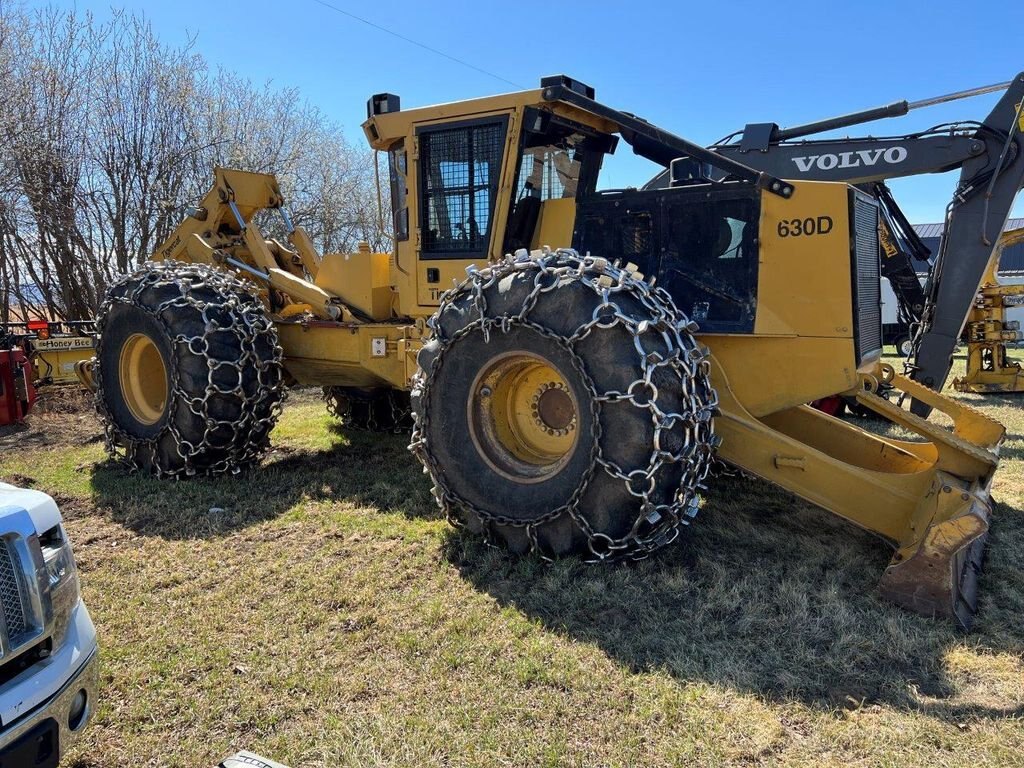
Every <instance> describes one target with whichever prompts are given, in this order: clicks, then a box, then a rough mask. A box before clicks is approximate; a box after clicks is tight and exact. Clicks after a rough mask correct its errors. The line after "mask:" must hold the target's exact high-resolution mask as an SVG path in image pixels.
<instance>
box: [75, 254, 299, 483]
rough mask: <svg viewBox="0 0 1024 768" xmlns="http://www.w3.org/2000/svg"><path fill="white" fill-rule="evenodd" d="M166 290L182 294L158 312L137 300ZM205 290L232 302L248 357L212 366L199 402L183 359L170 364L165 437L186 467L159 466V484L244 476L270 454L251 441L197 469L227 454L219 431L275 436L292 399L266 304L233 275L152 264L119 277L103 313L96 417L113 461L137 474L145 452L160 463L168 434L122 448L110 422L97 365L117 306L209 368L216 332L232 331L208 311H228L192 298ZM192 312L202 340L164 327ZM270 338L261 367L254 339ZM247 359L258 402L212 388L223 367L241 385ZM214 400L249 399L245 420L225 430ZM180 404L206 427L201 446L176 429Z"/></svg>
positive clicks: (170, 263) (156, 467)
mask: <svg viewBox="0 0 1024 768" xmlns="http://www.w3.org/2000/svg"><path fill="white" fill-rule="evenodd" d="M133 280H138V281H139V284H138V285H137V286H136V287H135V289H134V290H132V291H131V292H129V293H127V294H124V295H118V289H119V288H121V287H122V286H124V285H126V284H128V283H131V282H132V281H133ZM164 286H174V287H175V288H177V290H178V295H177V296H173V297H172V298H170V299H167V300H165V301H162V302H160V304H158V305H157V306H156V307H155V308H154V307H149V306H147V305H145V304H143V303H142V302H141V301H140V300H139V299H140V297H141V295H142V293H143V292H144V291H146V290H150V289H156V288H161V287H164ZM203 287H210V288H212V289H213V290H214V291H215V292H216V293H218V294H224V293H230V294H232V296H231V299H230V301H229V303H228V306H230V307H231V308H232V310H233V311H232V312H231V317H232V320H233V323H234V325H233V326H232V328H230V330H231V332H232V333H233V334H234V335H235V336H236V337H237V338H238V339H239V342H240V346H241V348H242V350H243V351H244V354H243V355H242V356H241V358H240V359H239V360H238V361H235V362H233V363H232V362H224V361H218V362H217V364H216V365H213V366H211V367H210V371H209V374H208V378H207V385H206V390H205V392H204V393H203V395H202V396H199V397H194V396H192V395H190V394H189V393H188V392H187V391H186V390H185V389H184V388H183V387H182V385H181V376H180V371H179V370H178V364H177V358H176V357H175V356H173V355H172V357H171V360H170V361H168V367H169V368H170V373H171V388H170V391H169V393H168V398H169V401H170V410H169V412H168V414H167V418H166V423H165V426H164V429H165V430H167V431H168V432H170V434H171V435H172V436H173V438H174V444H175V447H176V450H177V453H178V455H179V456H180V457H181V459H182V461H183V466H182V467H180V468H178V469H173V470H167V469H165V468H162V467H160V466H159V465H157V464H154V473H155V474H156V476H157V477H160V478H167V477H172V478H177V477H182V476H193V475H196V474H208V475H218V474H224V473H231V474H237V473H238V472H239V471H241V469H243V468H244V467H246V466H247V465H249V464H250V463H252V462H254V461H256V460H257V459H258V458H259V456H260V454H261V453H262V452H263V450H264V449H265V447H266V446H265V445H264V444H259V443H255V442H253V441H246V442H245V444H244V445H242V446H239V445H235V444H233V445H232V446H231V447H230V448H229V449H228V450H227V455H226V456H225V457H224V458H222V459H220V460H219V461H216V462H214V463H212V464H209V465H207V466H201V467H197V466H196V465H195V458H196V457H197V456H200V455H201V454H202V453H203V452H204V451H206V450H209V449H213V450H217V451H223V450H224V449H223V446H218V445H214V444H213V443H212V442H210V435H211V433H212V432H213V430H214V429H216V428H217V427H221V426H229V427H231V428H232V429H233V430H235V431H247V432H252V431H253V430H255V429H257V428H260V427H266V433H269V432H270V430H271V429H272V428H273V426H274V424H275V423H276V421H277V418H278V416H279V415H280V414H281V410H282V406H283V404H284V401H285V399H286V398H287V395H288V393H287V389H286V388H285V386H284V384H283V378H284V368H283V366H282V364H281V360H282V357H283V350H282V348H281V345H280V344H278V343H277V338H276V333H275V331H274V325H273V322H272V321H271V320H270V318H269V317H268V316H267V313H266V310H265V307H264V305H263V302H262V301H261V300H260V298H259V296H258V295H257V294H256V293H255V292H254V289H253V287H252V286H251V285H249V284H247V283H245V282H243V281H242V280H240V279H238V278H236V277H234V276H232V275H230V274H228V273H227V272H224V271H222V270H218V269H215V268H212V267H208V266H206V265H204V264H189V263H186V262H177V261H164V262H150V263H147V264H146V265H144V266H143V267H142V268H140V269H138V270H136V271H135V272H132V273H129V274H126V275H123V276H121V277H120V278H119V279H117V280H116V281H114V282H113V283H112V284H111V285H110V287H109V289H108V291H107V295H106V298H105V299H104V301H103V304H102V305H101V307H100V312H99V321H98V322H97V328H98V331H99V341H98V344H97V348H96V358H95V359H96V361H97V364H96V366H95V377H96V401H95V402H96V410H97V412H98V414H99V416H100V419H101V421H102V422H103V431H104V437H105V441H106V449H107V453H108V454H109V455H110V457H111V458H112V459H114V460H115V461H118V462H119V463H122V464H124V465H126V466H127V467H128V468H129V469H131V470H136V469H138V468H139V464H138V461H137V458H138V455H139V451H140V449H142V448H145V449H147V450H149V451H152V452H153V455H156V451H157V449H158V443H159V442H160V440H161V438H162V437H163V434H164V433H161V434H158V435H157V436H155V437H153V438H149V439H141V438H135V437H130V438H129V439H128V440H127V441H126V442H127V445H123V446H122V445H119V444H118V441H117V438H118V436H119V433H118V430H117V428H116V427H115V426H114V420H113V418H112V415H111V413H110V411H109V410H108V408H107V407H106V404H105V403H104V402H103V398H102V397H101V393H102V391H103V371H102V367H101V366H100V365H99V359H100V350H101V348H102V344H103V326H104V324H105V322H106V318H107V315H108V313H109V312H110V310H111V309H112V308H113V306H114V305H115V304H118V303H122V304H128V305H131V306H134V307H136V308H139V309H141V310H143V311H145V312H146V313H148V314H149V315H150V316H151V317H152V318H153V319H154V320H155V321H156V322H157V323H158V324H159V325H160V326H161V328H163V330H164V333H165V334H166V336H167V338H168V339H169V340H170V342H171V345H172V347H174V346H176V345H179V344H185V345H186V346H187V347H188V349H189V351H190V352H192V353H193V354H196V355H201V356H206V357H207V361H209V360H210V358H209V356H208V354H207V353H208V342H207V339H206V336H207V334H209V333H212V332H217V333H223V332H224V331H225V330H228V329H226V328H225V327H224V326H223V325H220V324H217V323H214V322H213V321H212V320H211V319H209V318H208V317H207V310H208V309H212V308H219V307H221V306H224V305H221V304H211V303H209V302H206V301H204V300H202V299H199V298H196V297H194V296H193V295H192V292H193V291H194V290H196V289H199V288H203ZM186 308H191V309H194V310H196V311H197V312H198V313H199V314H200V315H201V316H202V318H203V320H204V321H205V330H204V333H202V334H200V335H198V336H185V335H183V334H177V333H175V332H174V331H173V329H172V328H171V326H170V324H169V323H167V322H166V321H165V320H164V319H163V315H164V314H165V313H169V314H173V313H174V312H180V311H181V310H182V309H186ZM271 333H273V334H274V345H273V354H272V357H271V359H270V360H259V359H258V357H257V355H256V354H255V351H254V345H255V342H256V339H257V338H259V337H260V336H262V335H264V334H271ZM247 358H249V359H251V360H252V362H254V363H255V364H256V368H257V378H258V381H259V388H258V391H257V395H256V397H255V398H251V397H248V396H246V395H245V394H244V393H243V392H242V390H241V388H240V387H236V388H233V389H227V388H222V387H220V386H218V385H217V384H215V383H214V382H213V381H212V380H211V379H212V374H213V372H214V371H215V370H218V369H219V368H221V367H223V366H231V367H233V368H234V369H235V370H236V372H237V373H238V377H239V379H238V380H239V382H241V380H242V375H243V373H242V367H243V363H244V362H246V359H247ZM213 395H233V396H236V397H241V398H243V399H244V407H243V415H242V417H241V419H235V420H232V421H230V422H227V421H223V420H219V419H216V418H214V417H213V416H211V415H210V413H209V411H208V403H209V399H210V397H211V396H213ZM267 398H270V399H272V402H271V403H270V407H269V411H268V412H267V414H266V415H265V416H256V415H255V414H256V412H257V410H258V409H259V408H260V407H261V406H265V405H266V403H265V402H263V401H264V400H265V399H267ZM182 404H184V405H185V406H186V407H188V409H189V410H190V411H191V412H192V413H193V414H195V415H196V416H198V417H200V418H201V419H203V421H204V423H205V425H206V426H205V431H204V434H203V438H202V440H200V441H199V442H198V443H193V442H190V441H189V440H187V439H186V438H185V437H184V436H183V435H182V434H181V432H180V430H179V429H178V428H177V426H176V425H175V422H174V416H175V412H176V410H177V409H178V408H179V407H180V406H181V405H182ZM264 442H265V441H264Z"/></svg>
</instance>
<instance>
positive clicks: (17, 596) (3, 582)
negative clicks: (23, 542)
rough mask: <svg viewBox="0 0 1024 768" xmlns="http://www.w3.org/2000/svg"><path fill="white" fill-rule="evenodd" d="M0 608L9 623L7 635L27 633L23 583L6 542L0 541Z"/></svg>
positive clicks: (16, 635)
mask: <svg viewBox="0 0 1024 768" xmlns="http://www.w3.org/2000/svg"><path fill="white" fill-rule="evenodd" d="M0 608H2V609H3V612H4V620H5V622H6V623H7V637H8V638H9V639H11V640H13V639H14V638H17V637H20V636H21V635H23V634H25V630H26V629H27V628H28V624H27V623H26V621H25V608H24V605H23V604H22V601H21V584H20V582H19V580H18V572H17V570H16V569H15V567H14V559H13V558H12V557H11V550H10V548H9V547H8V545H7V543H6V542H0Z"/></svg>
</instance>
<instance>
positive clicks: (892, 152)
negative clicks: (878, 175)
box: [793, 147, 907, 173]
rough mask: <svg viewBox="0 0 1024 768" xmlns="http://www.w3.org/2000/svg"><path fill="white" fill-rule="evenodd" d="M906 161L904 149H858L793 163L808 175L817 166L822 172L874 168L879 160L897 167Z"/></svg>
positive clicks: (798, 160)
mask: <svg viewBox="0 0 1024 768" xmlns="http://www.w3.org/2000/svg"><path fill="white" fill-rule="evenodd" d="M906 159H907V150H906V149H905V148H904V147H889V148H888V149H858V150H857V151H856V152H840V153H839V154H836V155H834V154H831V153H830V154H827V155H807V156H805V157H794V158H793V162H794V163H796V167H797V168H799V169H800V172H801V173H807V171H809V170H811V168H814V167H815V166H817V167H818V168H819V169H820V170H822V171H831V170H832V169H833V168H860V167H861V166H872V165H875V164H877V163H878V161H879V160H881V161H882V162H883V163H887V164H889V165H896V164H897V163H902V162H903V161H904V160H906Z"/></svg>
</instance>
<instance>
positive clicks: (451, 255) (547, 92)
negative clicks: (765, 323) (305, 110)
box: [364, 76, 792, 333]
mask: <svg viewBox="0 0 1024 768" xmlns="http://www.w3.org/2000/svg"><path fill="white" fill-rule="evenodd" d="M368 112H369V115H368V117H369V118H370V119H369V120H368V121H367V123H366V124H365V125H364V129H365V130H366V132H367V136H368V138H369V139H370V141H371V144H372V145H373V146H375V147H378V148H386V149H387V150H388V153H389V158H390V177H391V199H392V206H393V216H394V231H395V239H396V263H397V265H398V269H399V270H400V271H401V270H403V269H405V268H407V267H406V266H405V265H406V264H407V263H409V261H410V260H409V258H408V257H407V256H406V254H410V253H411V255H412V256H413V259H412V260H413V261H415V264H416V286H417V291H418V296H419V303H420V304H425V303H434V304H436V303H437V301H438V300H439V298H440V294H441V293H442V292H443V290H444V288H446V287H451V284H452V283H451V281H452V280H453V279H454V280H456V281H458V280H460V279H461V275H463V274H464V271H463V270H464V266H463V265H464V264H469V263H472V264H480V263H483V262H486V261H488V260H493V259H496V258H500V256H502V255H504V254H514V253H516V252H517V251H520V250H523V249H525V250H527V251H532V250H536V249H539V248H542V247H543V246H550V247H552V248H558V247H565V246H569V245H571V246H572V247H573V248H575V249H576V250H577V251H579V252H581V253H588V252H589V253H593V254H595V255H609V256H611V257H612V258H615V259H619V258H621V259H622V260H623V262H631V263H633V264H635V265H636V268H637V270H638V271H639V272H641V273H643V274H644V275H647V276H649V277H654V278H656V280H657V283H658V284H660V285H661V286H662V287H664V288H665V289H666V290H668V292H669V293H670V294H671V295H672V296H673V297H674V299H675V301H676V302H677V304H678V306H679V307H680V309H682V310H683V311H684V312H685V313H686V314H687V315H688V316H689V317H691V318H692V319H694V320H696V321H697V322H698V323H699V324H700V326H701V328H702V330H704V331H705V332H710V333H752V332H753V329H754V319H755V316H756V307H757V284H758V281H757V275H758V244H757V230H758V222H759V219H760V215H761V192H762V190H761V188H760V187H762V186H764V181H765V180H764V179H763V178H761V177H759V176H757V175H756V174H754V175H753V176H751V174H750V172H749V169H746V168H745V166H739V165H738V164H736V167H735V168H728V167H727V168H725V169H724V170H723V169H718V172H716V176H717V178H716V179H715V180H712V179H711V178H710V177H709V176H708V174H706V173H695V174H686V175H684V174H679V178H676V179H673V182H672V184H671V185H670V186H669V187H667V188H663V189H652V190H637V189H632V188H631V189H625V190H608V191H599V189H598V186H599V175H600V172H601V167H602V164H603V161H604V157H605V155H608V154H612V153H614V152H615V150H616V148H617V146H618V143H619V141H620V139H622V140H625V141H626V142H627V143H628V144H629V145H630V147H631V148H632V150H633V152H634V153H636V154H638V155H641V156H643V157H645V158H647V159H649V160H651V161H653V162H655V163H657V164H659V165H661V166H662V167H665V168H669V167H670V166H671V165H672V162H673V161H674V160H676V159H677V158H679V157H681V156H684V155H686V156H690V157H698V158H701V159H703V160H705V161H706V160H708V158H703V157H702V153H704V154H709V153H708V152H707V151H706V150H703V148H701V147H697V146H696V145H693V144H690V143H689V142H686V141H685V140H683V139H680V138H679V137H676V136H673V135H672V134H670V133H668V132H667V131H664V130H662V129H659V128H656V127H655V126H653V125H651V124H650V123H647V122H646V121H644V120H642V119H640V118H637V117H635V116H633V115H630V114H628V113H624V112H619V111H617V110H613V109H610V108H608V107H605V106H604V105H602V104H600V103H599V102H596V101H594V91H593V89H592V88H590V87H589V86H586V85H584V84H582V83H580V82H579V81H576V80H573V79H571V78H568V77H565V76H556V77H549V78H544V79H542V80H541V90H540V91H539V92H537V91H533V92H525V93H522V94H510V95H509V96H506V97H494V98H493V99H480V100H474V101H472V102H463V103H461V104H459V105H458V109H456V110H450V109H447V108H431V107H427V108H423V109H422V110H413V111H411V112H406V113H401V115H398V114H392V113H400V112H401V110H400V102H399V100H398V97H396V96H392V95H389V94H381V95H378V96H375V97H373V98H372V99H371V101H370V103H369V104H368ZM399 117H401V118H402V121H401V122H400V121H399ZM392 126H393V127H392ZM388 136H390V137H393V138H388ZM410 150H411V151H410ZM712 159H716V160H717V159H718V158H717V156H713V158H712ZM726 165H728V163H726ZM697 167H698V168H702V167H703V166H700V165H698V166H697ZM744 171H747V173H746V175H744ZM728 173H732V174H733V175H726V174H728ZM755 181H756V182H757V183H752V182H755ZM774 185H775V186H774V188H773V189H774V191H775V192H776V194H779V195H781V196H783V197H788V196H789V195H790V194H791V193H792V188H791V186H790V185H788V184H787V183H786V182H779V181H778V180H775V181H774ZM410 197H411V198H412V199H409V198H410ZM410 212H411V216H412V224H411V225H410ZM410 226H411V227H412V228H413V229H414V230H416V231H410ZM435 285H436V286H438V287H437V288H433V286H435ZM424 288H427V289H428V291H429V292H428V291H425V290H424Z"/></svg>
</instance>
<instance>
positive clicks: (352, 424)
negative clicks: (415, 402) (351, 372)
mask: <svg viewBox="0 0 1024 768" xmlns="http://www.w3.org/2000/svg"><path fill="white" fill-rule="evenodd" d="M374 397H380V398H386V399H387V403H388V408H389V410H390V413H389V418H388V420H387V422H388V423H386V424H382V423H380V422H378V421H377V417H376V415H375V413H374V408H373V405H374V402H373V399H374ZM323 399H324V402H325V403H326V404H327V412H328V413H329V414H330V415H331V416H333V417H334V418H336V419H338V420H339V421H340V422H341V423H342V424H344V425H345V426H346V427H349V428H351V429H355V430H358V431H360V432H375V433H378V434H380V433H384V432H392V433H394V434H396V435H400V434H403V433H405V432H408V431H409V426H408V425H409V423H410V422H411V421H412V407H411V406H410V405H409V404H407V403H405V402H404V401H403V400H402V399H401V397H400V395H399V394H398V393H397V392H396V391H395V390H393V389H389V390H387V391H386V392H384V393H382V394H380V395H376V396H369V397H367V398H365V399H364V398H359V397H358V396H355V397H354V396H352V395H351V394H350V392H349V391H348V389H347V388H346V387H324V389H323ZM360 399H362V400H363V402H365V403H366V406H367V414H368V417H369V418H368V419H367V420H366V423H365V424H363V423H361V422H360V421H359V420H358V419H355V418H353V417H352V403H353V402H354V401H356V400H360Z"/></svg>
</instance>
